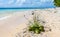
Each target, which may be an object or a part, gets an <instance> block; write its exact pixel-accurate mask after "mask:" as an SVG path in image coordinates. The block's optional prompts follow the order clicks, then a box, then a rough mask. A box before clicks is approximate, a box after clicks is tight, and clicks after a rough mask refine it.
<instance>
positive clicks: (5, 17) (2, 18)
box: [0, 16, 11, 20]
mask: <svg viewBox="0 0 60 37" xmlns="http://www.w3.org/2000/svg"><path fill="white" fill-rule="evenodd" d="M9 17H11V16H4V17H1V18H0V20H4V19H7V18H9Z"/></svg>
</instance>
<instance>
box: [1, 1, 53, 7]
mask: <svg viewBox="0 0 60 37" xmlns="http://www.w3.org/2000/svg"><path fill="white" fill-rule="evenodd" d="M17 7H54V3H53V0H0V8H17Z"/></svg>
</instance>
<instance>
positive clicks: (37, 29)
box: [29, 15, 45, 34]
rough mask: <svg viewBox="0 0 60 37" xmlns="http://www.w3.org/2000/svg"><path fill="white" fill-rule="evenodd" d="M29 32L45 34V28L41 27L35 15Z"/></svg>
mask: <svg viewBox="0 0 60 37" xmlns="http://www.w3.org/2000/svg"><path fill="white" fill-rule="evenodd" d="M29 31H33V32H34V33H36V34H39V33H41V32H44V31H45V30H44V26H43V25H41V24H40V23H39V21H38V16H36V15H34V17H33V23H32V24H31V25H30V26H29Z"/></svg>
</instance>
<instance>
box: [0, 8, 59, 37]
mask: <svg viewBox="0 0 60 37" xmlns="http://www.w3.org/2000/svg"><path fill="white" fill-rule="evenodd" d="M59 10H60V9H57V10H56V13H55V10H54V9H46V10H30V11H29V10H28V11H22V12H17V13H13V14H11V15H8V16H7V17H8V18H7V17H5V19H3V20H0V37H15V36H16V33H18V32H20V31H22V29H23V28H25V27H27V25H26V24H28V20H31V18H32V15H31V13H32V11H34V12H36V13H37V14H40V16H39V17H40V18H41V20H44V21H45V22H46V23H45V25H46V26H49V27H50V28H51V29H52V31H51V32H46V33H44V35H46V34H47V35H48V36H47V37H60V11H59ZM24 15H25V16H26V17H27V18H28V20H27V19H25V17H24ZM1 19H2V18H1Z"/></svg>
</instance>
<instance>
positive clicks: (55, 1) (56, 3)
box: [54, 0, 60, 13]
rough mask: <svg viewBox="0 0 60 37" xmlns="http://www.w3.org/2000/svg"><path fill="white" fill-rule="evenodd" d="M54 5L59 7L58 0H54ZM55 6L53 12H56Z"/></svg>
mask: <svg viewBox="0 0 60 37" xmlns="http://www.w3.org/2000/svg"><path fill="white" fill-rule="evenodd" d="M54 5H55V6H56V7H60V0H54ZM56 7H55V13H56V12H57V9H56Z"/></svg>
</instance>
